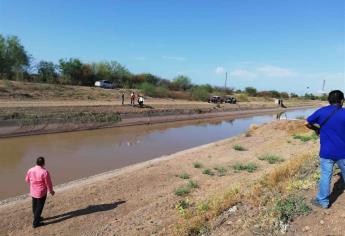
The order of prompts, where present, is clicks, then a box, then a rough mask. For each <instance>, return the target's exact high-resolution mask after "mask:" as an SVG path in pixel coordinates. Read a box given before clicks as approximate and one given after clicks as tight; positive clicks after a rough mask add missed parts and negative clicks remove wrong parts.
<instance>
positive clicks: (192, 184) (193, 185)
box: [187, 180, 199, 189]
mask: <svg viewBox="0 0 345 236" xmlns="http://www.w3.org/2000/svg"><path fill="white" fill-rule="evenodd" d="M187 187H188V188H190V189H192V188H199V184H198V182H196V181H194V180H189V181H188V183H187Z"/></svg>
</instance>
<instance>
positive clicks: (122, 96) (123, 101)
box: [121, 93, 125, 105]
mask: <svg viewBox="0 0 345 236" xmlns="http://www.w3.org/2000/svg"><path fill="white" fill-rule="evenodd" d="M121 98H122V105H123V104H124V103H125V94H124V93H122V95H121Z"/></svg>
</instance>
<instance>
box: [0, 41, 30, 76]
mask: <svg viewBox="0 0 345 236" xmlns="http://www.w3.org/2000/svg"><path fill="white" fill-rule="evenodd" d="M29 64H30V57H29V55H28V54H27V52H26V51H25V49H24V46H23V45H21V43H20V40H19V38H18V37H16V36H8V37H7V38H5V37H4V36H2V35H0V77H1V78H7V79H22V78H23V74H24V72H26V69H27V67H28V66H29Z"/></svg>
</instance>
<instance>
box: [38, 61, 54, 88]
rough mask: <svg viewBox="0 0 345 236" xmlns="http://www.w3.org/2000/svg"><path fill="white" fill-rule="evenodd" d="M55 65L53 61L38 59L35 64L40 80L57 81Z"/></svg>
mask: <svg viewBox="0 0 345 236" xmlns="http://www.w3.org/2000/svg"><path fill="white" fill-rule="evenodd" d="M56 69H57V65H55V64H54V63H53V62H48V61H40V62H39V63H38V64H37V73H38V78H39V81H40V82H46V83H57V77H58V74H57V72H56Z"/></svg>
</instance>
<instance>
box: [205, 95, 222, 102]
mask: <svg viewBox="0 0 345 236" xmlns="http://www.w3.org/2000/svg"><path fill="white" fill-rule="evenodd" d="M208 102H209V103H211V102H212V103H223V102H224V99H223V98H222V97H219V96H212V97H209V98H208Z"/></svg>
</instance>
